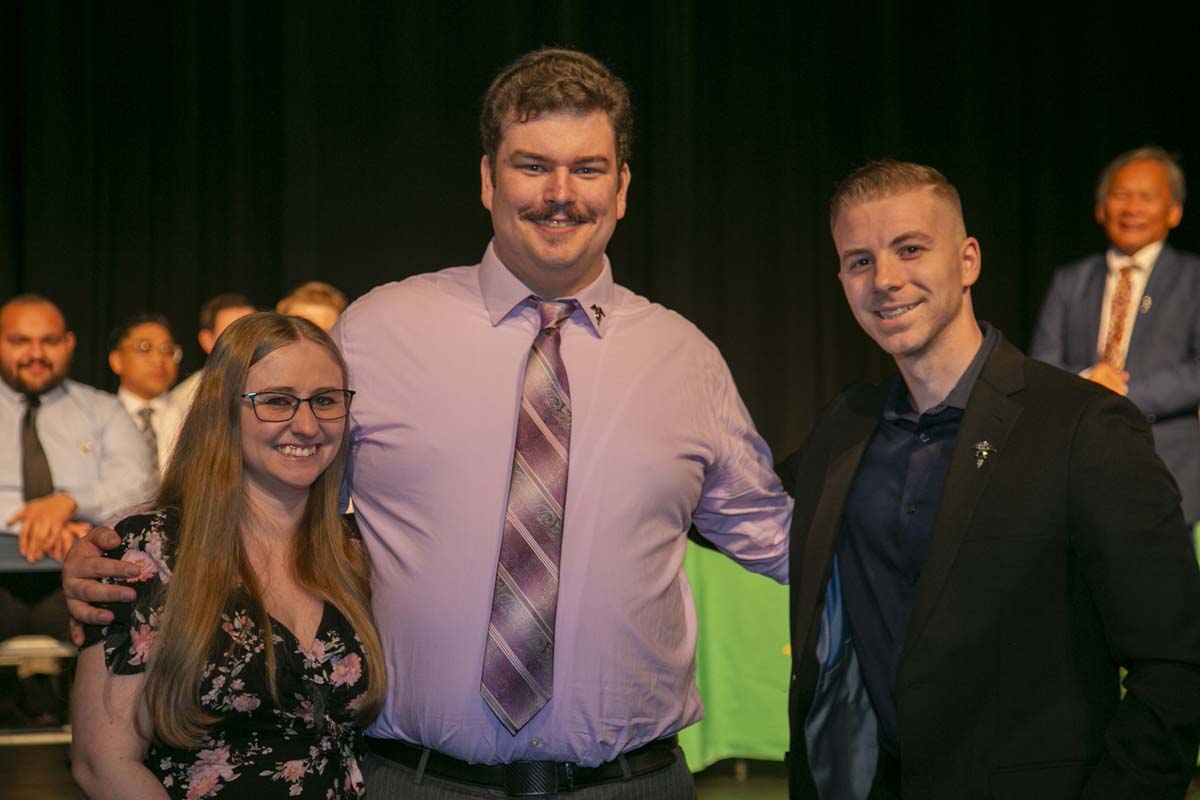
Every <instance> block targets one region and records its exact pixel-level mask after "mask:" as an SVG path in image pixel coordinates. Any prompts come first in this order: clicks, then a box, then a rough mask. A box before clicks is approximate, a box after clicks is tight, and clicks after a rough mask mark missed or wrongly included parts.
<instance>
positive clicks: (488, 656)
mask: <svg viewBox="0 0 1200 800" xmlns="http://www.w3.org/2000/svg"><path fill="white" fill-rule="evenodd" d="M526 302H527V303H529V304H530V305H534V304H536V305H537V309H538V313H539V314H540V315H541V323H542V328H541V330H540V331H539V332H538V335H537V336H536V337H535V338H534V340H533V346H532V347H531V348H530V351H529V360H528V361H527V362H526V364H525V384H524V388H523V389H522V391H521V408H520V411H519V412H518V415H517V442H516V446H515V447H514V448H513V468H512V479H511V482H510V483H509V488H508V508H507V510H506V511H505V513H504V534H503V537H502V539H501V541H500V562H499V564H498V565H497V566H496V588H495V591H494V593H493V595H492V617H491V620H490V622H489V623H488V637H487V648H486V649H485V651H484V655H483V678H482V680H481V681H480V686H479V691H480V693H481V694H482V695H483V699H484V701H485V702H487V704H488V706H489V707H490V708H491V709H492V711H493V712H495V714H496V717H497V718H498V719H499V720H500V722H501V723H502V724H503V725H504V727H505V728H508V732H509V733H511V734H513V735H516V733H517V731H519V730H520V729H521V728H522V727H523V726H524V725H525V723H527V722H529V720H530V719H532V718H533V715H534V714H536V713H537V712H538V710H539V709H541V707H542V706H544V705H546V703H547V702H548V701H549V700H550V696H551V694H552V691H553V685H554V613H555V610H556V609H557V607H558V563H559V554H560V552H561V550H562V527H563V512H564V508H565V503H566V499H567V454H568V452H569V450H570V447H571V390H570V387H569V385H568V384H567V371H566V369H565V368H564V367H563V363H562V359H561V358H560V357H559V354H558V346H559V332H558V328H559V326H560V325H561V324H562V323H563V322H564V321H566V319H567V318H568V317H570V316H571V312H572V311H574V309H575V307H576V305H577V304H576V303H575V302H544V301H538V300H537V299H536V298H529V300H527V301H526Z"/></svg>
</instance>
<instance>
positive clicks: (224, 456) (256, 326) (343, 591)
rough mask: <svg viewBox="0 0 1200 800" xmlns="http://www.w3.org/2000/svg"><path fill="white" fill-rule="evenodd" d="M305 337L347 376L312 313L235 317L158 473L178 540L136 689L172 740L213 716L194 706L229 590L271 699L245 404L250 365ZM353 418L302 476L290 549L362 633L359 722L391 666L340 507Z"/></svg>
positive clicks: (314, 585)
mask: <svg viewBox="0 0 1200 800" xmlns="http://www.w3.org/2000/svg"><path fill="white" fill-rule="evenodd" d="M302 340H308V341H311V342H315V343H316V344H318V345H320V346H321V347H323V348H324V349H325V350H326V351H327V352H328V353H329V354H330V356H331V357H332V358H333V360H334V361H335V362H336V363H337V365H338V367H339V368H340V369H341V373H342V379H343V382H345V380H346V375H347V371H346V363H345V361H344V360H343V359H342V356H341V354H340V353H339V352H338V350H337V348H336V347H335V346H334V344H333V342H332V341H331V340H330V339H329V337H328V336H326V335H325V333H324V332H322V331H321V329H320V328H318V327H317V326H316V325H313V324H312V323H311V322H308V321H307V320H304V319H301V318H299V317H285V316H282V315H279V314H275V313H272V312H259V313H255V314H250V315H249V316H246V317H243V318H241V319H239V320H237V321H236V322H234V323H233V324H232V325H230V326H229V328H228V329H226V330H225V332H224V333H223V334H222V335H221V338H220V339H219V340H218V341H217V346H216V347H215V348H214V349H213V352H212V355H211V356H210V357H209V360H208V364H207V365H206V366H205V368H204V372H203V374H202V376H201V378H200V384H199V386H198V387H197V390H196V395H195V399H194V400H193V402H192V407H191V409H190V410H189V412H188V415H187V419H186V420H185V421H184V423H183V427H182V429H181V430H180V433H179V439H178V441H177V443H176V446H175V451H174V455H173V456H172V457H171V460H170V463H169V465H168V466H167V470H166V473H165V474H164V475H163V482H162V487H161V489H160V490H159V493H158V498H157V502H156V505H158V507H160V508H169V509H174V510H175V511H177V512H178V514H179V519H180V523H179V534H178V547H177V550H176V556H175V566H174V575H173V576H172V579H171V582H170V583H169V584H168V585H167V586H166V589H165V591H166V597H165V601H164V605H163V615H162V622H161V625H160V627H159V631H158V635H157V637H156V644H155V650H154V654H153V656H152V660H151V662H150V668H149V672H148V674H147V677H146V683H145V686H144V688H143V691H144V692H145V698H146V702H147V705H148V708H149V711H150V718H151V720H152V721H153V725H154V731H153V733H154V735H155V736H156V737H157V738H158V739H159V740H161V741H163V742H166V743H167V744H170V745H174V746H177V747H190V748H195V747H199V746H200V745H201V744H202V743H203V737H204V734H205V733H206V731H207V729H208V728H209V727H211V726H212V725H214V724H216V723H217V722H219V721H220V718H219V717H217V716H214V715H212V714H209V713H207V712H205V711H204V710H203V709H202V708H201V707H200V702H199V694H200V692H199V689H200V681H201V671H202V669H203V666H204V664H205V662H206V661H208V660H210V659H211V657H212V655H213V652H212V651H213V648H214V646H215V644H216V642H217V641H218V633H219V631H220V625H221V614H222V612H224V611H225V610H226V608H227V607H228V606H229V604H230V603H231V602H232V601H234V599H235V598H236V599H237V600H238V601H239V602H245V603H246V605H247V607H248V608H247V610H248V611H249V613H250V614H251V616H252V617H253V618H254V620H255V622H256V623H257V624H258V625H259V627H260V628H261V630H262V632H263V636H264V641H265V642H266V643H267V647H266V657H267V676H268V681H269V686H270V692H271V695H272V697H273V698H274V699H275V701H276V703H278V694H277V690H276V683H275V652H274V647H273V645H272V644H271V643H272V641H273V639H272V627H271V619H270V617H269V616H268V615H267V613H266V610H265V607H264V604H263V598H262V594H261V591H260V587H259V582H258V581H257V580H256V578H255V575H254V572H253V570H252V569H251V567H250V562H249V558H248V555H247V551H246V545H245V541H244V535H245V531H244V529H243V524H244V523H245V522H246V521H247V520H248V519H249V517H248V512H247V507H246V501H245V497H244V495H243V489H242V469H243V463H242V447H241V406H242V403H244V402H245V401H244V399H243V398H242V393H243V392H244V391H245V385H246V376H247V374H248V373H249V371H250V368H251V367H252V366H254V365H255V364H257V363H258V362H259V361H261V360H262V359H263V358H265V357H266V356H267V355H268V354H270V353H272V352H274V351H275V350H277V349H279V348H280V347H283V346H285V345H288V344H292V343H294V342H299V341H302ZM349 427H350V426H349V424H348V423H347V425H346V430H345V431H344V432H343V434H342V442H341V446H340V447H339V449H338V453H337V455H336V456H335V457H334V460H333V462H332V463H331V464H330V465H329V468H328V469H326V470H325V471H324V472H323V473H321V475H320V476H319V477H318V478H317V479H316V481H315V482H314V483H313V484H312V486H311V487H309V491H308V502H307V504H306V506H305V509H304V514H303V516H302V517H301V519H300V523H299V525H298V528H297V530H296V535H295V537H294V539H293V545H292V553H291V557H292V570H293V572H294V575H295V577H296V580H297V582H298V583H300V585H301V586H303V587H304V588H305V589H307V590H308V591H310V592H312V593H314V594H316V595H318V596H320V597H323V598H325V599H326V600H328V601H329V602H331V603H332V604H333V605H335V606H337V608H338V609H339V610H341V612H342V613H343V614H345V616H346V618H347V619H348V620H349V622H350V623H351V624H352V625H353V626H354V629H355V631H356V632H357V633H358V637H359V639H360V640H361V642H362V646H363V651H364V654H365V655H366V665H367V671H368V685H367V690H366V695H365V697H364V702H363V703H362V704H361V706H360V708H359V722H360V723H363V724H365V723H366V722H369V721H370V720H371V719H372V718H373V717H374V716H375V714H376V713H378V711H379V708H380V706H381V705H382V703H383V696H384V692H385V690H386V680H387V675H386V668H385V666H384V661H383V648H382V645H381V644H380V641H379V634H378V633H377V632H376V630H375V625H374V620H373V618H372V615H371V588H370V576H369V565H368V563H367V560H366V555H365V553H364V552H363V550H362V543H361V542H360V541H358V540H357V539H355V538H353V537H352V536H351V535H350V533H349V530H348V527H347V525H346V523H345V521H344V520H343V519H342V517H341V514H340V513H339V506H338V491H339V486H340V483H341V479H342V472H343V470H344V468H345V465H346V450H347V445H348V441H349Z"/></svg>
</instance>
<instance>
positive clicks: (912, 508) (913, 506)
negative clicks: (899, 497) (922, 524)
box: [904, 503, 917, 514]
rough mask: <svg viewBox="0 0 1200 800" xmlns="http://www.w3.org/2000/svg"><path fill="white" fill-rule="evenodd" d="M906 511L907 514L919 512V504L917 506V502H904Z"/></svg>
mask: <svg viewBox="0 0 1200 800" xmlns="http://www.w3.org/2000/svg"><path fill="white" fill-rule="evenodd" d="M904 513H905V514H915V513H917V506H916V504H915V503H905V504H904Z"/></svg>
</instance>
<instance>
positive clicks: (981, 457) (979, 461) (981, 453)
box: [975, 439, 1000, 469]
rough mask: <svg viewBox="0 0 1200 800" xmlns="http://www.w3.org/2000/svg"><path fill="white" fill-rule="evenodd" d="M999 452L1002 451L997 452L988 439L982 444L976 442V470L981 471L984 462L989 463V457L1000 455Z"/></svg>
mask: <svg viewBox="0 0 1200 800" xmlns="http://www.w3.org/2000/svg"><path fill="white" fill-rule="evenodd" d="M998 452H1000V451H999V450H997V449H996V448H994V447H992V444H991V442H989V441H988V440H987V439H984V440H983V441H982V442H976V443H975V469H979V468H980V467H982V466H983V462H985V461H987V458H988V456H990V455H991V454H992V453H998Z"/></svg>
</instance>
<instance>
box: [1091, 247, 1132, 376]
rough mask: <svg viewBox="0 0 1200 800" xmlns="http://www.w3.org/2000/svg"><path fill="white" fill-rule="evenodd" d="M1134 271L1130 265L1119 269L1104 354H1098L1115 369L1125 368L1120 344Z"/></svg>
mask: <svg viewBox="0 0 1200 800" xmlns="http://www.w3.org/2000/svg"><path fill="white" fill-rule="evenodd" d="M1131 261H1132V259H1131ZM1135 269H1137V267H1136V266H1134V265H1133V264H1132V263H1131V264H1130V265H1129V266H1127V267H1122V268H1121V277H1120V279H1119V280H1118V281H1117V290H1116V291H1115V292H1113V297H1112V305H1110V306H1109V310H1108V333H1107V335H1105V337H1104V352H1102V353H1101V354H1100V360H1101V361H1103V362H1104V363H1106V364H1111V365H1112V366H1113V367H1115V368H1117V369H1121V367H1123V366H1125V359H1124V357H1123V356H1122V355H1121V343H1122V342H1123V341H1124V339H1125V321H1126V320H1125V318H1126V317H1127V316H1129V296H1130V295H1131V294H1132V293H1133V271H1134V270H1135Z"/></svg>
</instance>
